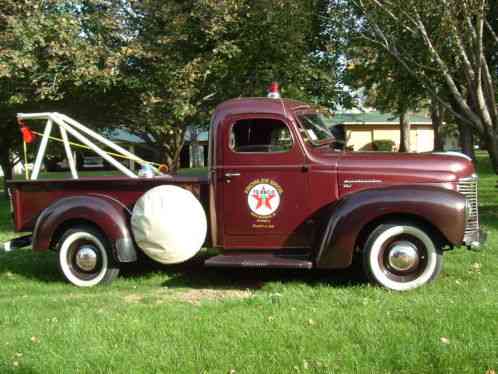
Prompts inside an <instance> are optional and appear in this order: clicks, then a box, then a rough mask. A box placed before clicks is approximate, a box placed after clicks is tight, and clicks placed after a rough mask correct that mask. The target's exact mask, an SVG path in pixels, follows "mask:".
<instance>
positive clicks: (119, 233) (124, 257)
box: [33, 195, 137, 262]
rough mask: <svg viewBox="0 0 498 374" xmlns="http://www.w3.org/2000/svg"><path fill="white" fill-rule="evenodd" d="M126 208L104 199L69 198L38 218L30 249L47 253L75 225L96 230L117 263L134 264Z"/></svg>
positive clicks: (52, 206) (134, 255)
mask: <svg viewBox="0 0 498 374" xmlns="http://www.w3.org/2000/svg"><path fill="white" fill-rule="evenodd" d="M129 216H130V213H129V211H128V210H127V208H126V207H125V206H124V205H122V204H121V203H119V202H117V201H115V200H114V199H112V198H110V197H106V196H102V195H99V196H92V195H84V196H71V197H66V198H62V199H60V200H58V201H56V202H55V203H53V204H52V205H50V206H49V207H47V208H46V209H45V210H44V211H43V212H42V213H41V214H40V216H39V217H38V219H37V221H36V224H35V228H34V231H33V249H34V250H35V251H46V250H48V249H50V248H53V246H54V245H55V244H56V243H57V241H58V240H60V238H61V236H62V235H63V234H64V232H65V231H66V230H67V229H69V228H71V227H73V226H74V225H78V224H88V225H91V226H92V227H96V228H97V229H98V230H99V231H100V232H101V233H102V234H103V236H104V237H105V238H107V240H108V242H109V245H110V246H111V253H112V255H113V257H114V258H115V259H116V260H117V261H119V262H134V261H136V260H137V251H136V248H135V244H134V241H133V238H132V234H131V230H130V228H129Z"/></svg>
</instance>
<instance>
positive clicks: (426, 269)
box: [363, 222, 443, 291]
mask: <svg viewBox="0 0 498 374" xmlns="http://www.w3.org/2000/svg"><path fill="white" fill-rule="evenodd" d="M429 232H430V231H429V230H427V229H425V228H423V227H422V226H418V225H415V224H412V223H401V222H400V223H386V224H382V225H380V226H379V227H377V228H376V229H375V230H374V231H373V232H372V233H371V234H370V235H369V237H368V239H367V242H366V244H365V248H364V251H363V268H364V270H365V272H366V274H367V276H368V278H369V279H370V280H371V281H373V282H374V283H376V284H379V285H381V286H383V287H385V288H388V289H391V290H395V291H406V290H409V289H413V288H417V287H420V286H422V285H424V284H426V283H429V282H431V281H432V280H434V279H435V278H437V276H438V275H439V273H440V272H441V268H442V265H443V256H442V254H441V251H440V250H439V249H438V248H437V246H436V242H435V241H434V239H432V238H431V237H430V236H429Z"/></svg>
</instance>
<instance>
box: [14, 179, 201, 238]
mask: <svg viewBox="0 0 498 374" xmlns="http://www.w3.org/2000/svg"><path fill="white" fill-rule="evenodd" d="M168 184H169V185H177V186H180V187H183V188H185V189H187V190H189V191H191V192H192V193H193V194H194V195H195V196H196V197H197V198H198V199H199V200H200V202H201V203H202V205H203V206H204V208H205V209H206V213H207V212H208V210H207V209H208V202H209V199H208V193H209V188H208V178H207V177H180V176H161V177H154V178H136V179H132V178H128V177H121V176H111V177H87V178H80V179H43V180H36V181H25V180H23V181H16V180H11V181H8V182H7V185H8V188H9V191H10V193H11V199H12V207H13V215H14V217H13V218H14V225H15V230H16V231H32V230H33V228H34V225H35V222H36V219H37V218H38V216H39V215H40V213H41V212H42V211H43V210H44V209H45V208H47V207H48V206H50V205H51V204H52V203H54V202H55V201H57V200H59V199H61V198H64V197H69V196H77V195H94V196H95V195H100V196H103V195H105V196H108V197H111V198H113V199H116V200H118V201H120V202H121V203H122V204H124V205H125V206H127V207H128V208H129V209H130V210H131V209H133V205H134V204H135V202H136V201H137V199H138V198H139V197H140V196H142V195H143V194H144V193H145V192H146V191H148V190H150V189H151V188H153V187H156V186H159V185H168Z"/></svg>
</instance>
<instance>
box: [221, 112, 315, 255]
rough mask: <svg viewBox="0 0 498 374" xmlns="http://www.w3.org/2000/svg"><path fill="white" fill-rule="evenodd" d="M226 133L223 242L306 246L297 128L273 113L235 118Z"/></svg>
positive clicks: (244, 245)
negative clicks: (301, 230)
mask: <svg viewBox="0 0 498 374" xmlns="http://www.w3.org/2000/svg"><path fill="white" fill-rule="evenodd" d="M228 121H229V123H228V125H227V126H224V133H223V145H220V146H222V147H223V153H224V157H223V166H222V167H221V168H220V169H219V172H220V173H221V174H222V175H221V178H222V180H223V183H221V184H220V187H221V188H222V190H223V192H222V199H221V200H222V204H223V208H222V209H223V214H222V221H223V224H222V226H223V246H224V248H226V249H227V248H228V249H230V248H232V249H242V248H243V249H276V248H292V247H299V248H302V247H304V246H306V244H307V243H304V242H303V240H305V239H300V235H299V233H298V232H299V230H300V226H302V224H303V220H304V219H303V217H304V216H305V211H306V206H305V205H306V200H307V199H306V186H307V181H306V172H305V169H304V154H303V152H302V149H301V144H300V143H299V142H298V134H296V133H295V128H294V127H293V126H291V125H290V124H289V123H288V122H287V120H285V119H284V118H283V117H280V116H273V115H257V116H255V115H252V116H238V117H231V118H230V119H229V120H228Z"/></svg>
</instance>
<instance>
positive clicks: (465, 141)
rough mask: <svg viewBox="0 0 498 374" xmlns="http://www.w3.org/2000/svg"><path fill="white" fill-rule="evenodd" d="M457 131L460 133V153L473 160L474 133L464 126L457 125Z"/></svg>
mask: <svg viewBox="0 0 498 374" xmlns="http://www.w3.org/2000/svg"><path fill="white" fill-rule="evenodd" d="M458 131H459V133H460V135H459V137H460V146H461V147H462V152H463V153H464V154H466V155H467V156H469V157H471V158H472V159H473V160H475V158H476V156H475V153H474V132H473V130H472V128H471V127H470V126H468V125H466V124H462V123H459V124H458Z"/></svg>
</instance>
